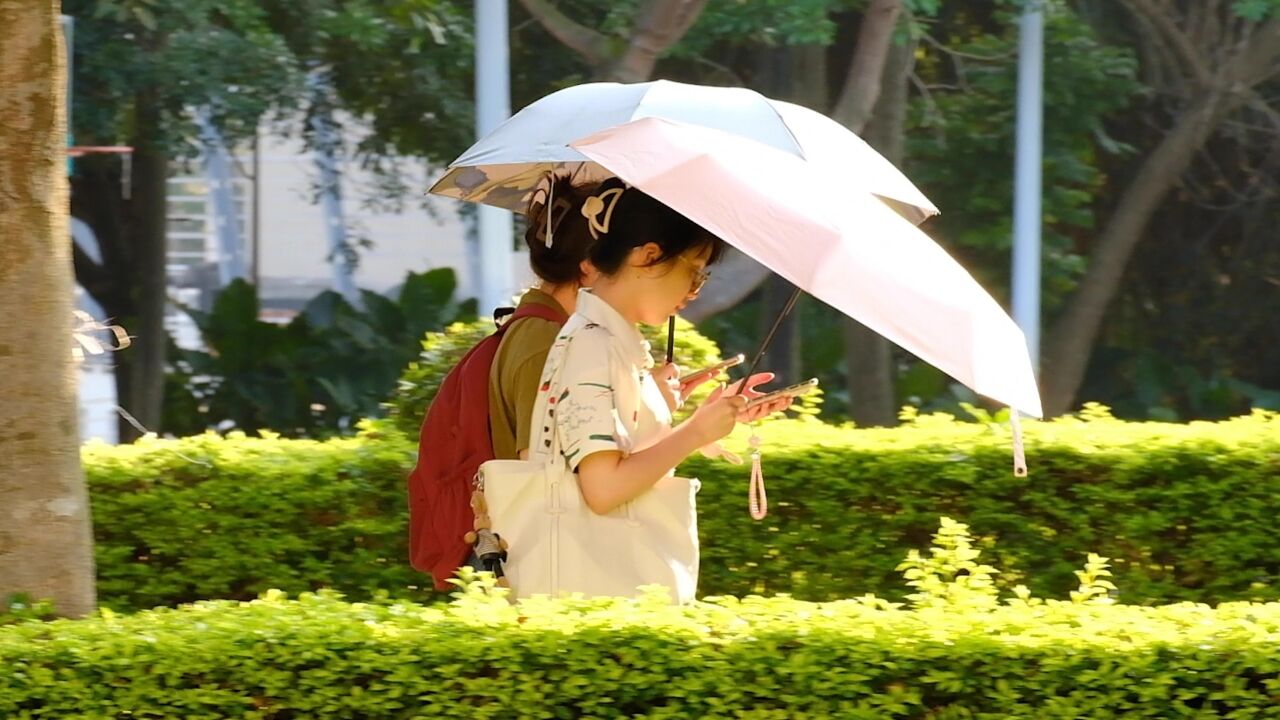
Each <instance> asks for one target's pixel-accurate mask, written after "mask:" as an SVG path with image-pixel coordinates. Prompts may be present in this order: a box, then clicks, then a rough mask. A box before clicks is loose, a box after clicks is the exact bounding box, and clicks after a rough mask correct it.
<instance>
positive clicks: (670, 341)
mask: <svg viewBox="0 0 1280 720" xmlns="http://www.w3.org/2000/svg"><path fill="white" fill-rule="evenodd" d="M675 357H676V316H675V315H672V316H671V317H670V318H667V364H668V365H670V364H671V361H672V360H674V359H675Z"/></svg>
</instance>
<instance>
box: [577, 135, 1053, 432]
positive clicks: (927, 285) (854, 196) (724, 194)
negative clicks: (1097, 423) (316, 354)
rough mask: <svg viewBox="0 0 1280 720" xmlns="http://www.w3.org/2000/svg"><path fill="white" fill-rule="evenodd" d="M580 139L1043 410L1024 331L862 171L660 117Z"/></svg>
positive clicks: (835, 298) (991, 392)
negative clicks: (872, 188)
mask: <svg viewBox="0 0 1280 720" xmlns="http://www.w3.org/2000/svg"><path fill="white" fill-rule="evenodd" d="M846 134H849V133H847V131H846ZM571 144H572V146H573V147H574V148H575V149H576V150H578V151H579V152H581V153H582V154H583V155H585V156H586V157H587V158H589V159H590V160H592V161H593V162H595V163H596V164H598V165H599V166H600V167H602V168H605V169H606V170H608V171H609V173H610V174H612V175H616V176H618V177H619V178H621V179H623V180H624V181H626V182H627V183H629V184H631V185H633V186H635V187H637V188H639V189H641V190H643V191H644V192H646V193H648V194H649V195H651V196H653V197H654V198H656V199H657V200H659V201H661V202H662V203H664V204H666V205H668V206H669V207H671V208H672V209H674V210H676V211H678V212H680V213H681V214H683V215H685V216H686V217H688V218H689V219H691V220H693V221H695V222H697V223H698V224H699V225H702V226H703V227H705V228H706V229H708V230H710V231H711V232H713V233H715V234H716V235H718V236H720V237H721V238H724V239H725V240H726V241H727V242H729V243H731V244H732V245H734V246H735V247H737V248H738V249H739V250H741V251H742V252H744V253H746V254H747V255H749V256H751V257H752V258H754V259H755V260H756V261H757V262H760V263H761V264H763V265H765V266H766V267H768V268H769V269H771V270H773V271H774V272H777V273H778V274H779V275H782V276H783V277H785V278H786V279H788V280H790V281H791V282H792V283H794V284H795V285H796V286H797V287H799V288H801V289H803V290H805V291H807V292H809V293H810V294H812V295H814V296H815V297H817V298H819V299H820V300H822V301H823V302H826V303H827V304H829V305H831V306H832V307H835V308H836V309H838V310H840V311H841V312H844V313H845V314H847V315H849V316H850V317H853V318H855V319H857V320H858V321H859V322H862V323H863V324H864V325H866V326H868V327H870V328H872V329H873V330H875V331H877V332H879V333H880V334H882V335H884V336H885V337H887V338H889V339H890V340H892V341H893V342H895V343H897V344H898V345H899V346H901V347H903V348H904V349H906V350H908V351H910V352H912V353H914V354H915V355H916V356H917V357H919V358H921V359H922V360H925V361H926V362H928V363H930V364H932V365H933V366H935V367H937V368H938V369H940V370H942V371H943V372H946V373H947V374H949V375H951V376H952V377H954V378H955V379H956V380H958V381H960V382H962V383H964V384H965V385H967V386H968V387H970V388H972V389H973V390H974V391H975V392H977V393H979V394H982V395H985V396H987V397H989V398H992V399H994V400H997V401H999V402H1002V403H1005V404H1007V405H1009V406H1011V407H1012V408H1014V409H1016V410H1019V411H1021V412H1023V413H1026V414H1027V415H1031V416H1034V417H1041V416H1042V409H1041V404H1040V393H1039V391H1038V389H1037V387H1036V381H1035V374H1034V372H1033V366H1032V362H1031V357H1030V354H1029V352H1028V350H1027V345H1026V340H1025V337H1024V336H1023V334H1022V331H1021V330H1020V329H1019V328H1018V326H1017V325H1016V324H1015V323H1014V322H1013V320H1012V319H1011V318H1010V317H1009V315H1008V314H1007V313H1006V312H1005V311H1004V310H1003V309H1002V308H1001V307H1000V305H999V304H998V303H997V302H996V301H995V299H994V298H992V297H991V296H990V295H989V294H988V293H987V292H986V290H984V289H983V288H982V287H981V286H980V285H979V284H978V283H977V281H976V280H974V279H973V277H972V276H971V275H970V274H969V273H968V272H967V271H966V270H965V269H964V268H963V267H962V266H961V265H960V264H959V263H957V262H956V261H955V259H953V258H952V257H951V256H950V255H948V254H947V252H946V251H945V250H943V249H942V247H941V246H939V245H938V244H937V243H936V242H934V241H933V240H932V239H931V238H929V236H927V235H925V234H924V233H923V232H921V231H920V230H919V229H918V228H917V227H916V226H915V225H914V224H913V223H911V222H909V221H907V220H906V219H904V217H903V216H902V215H900V214H899V213H897V212H894V211H892V210H890V209H889V207H888V206H887V205H885V204H884V203H883V202H881V201H880V200H879V199H877V198H875V197H873V196H872V195H870V194H867V193H859V192H854V193H850V192H849V188H850V187H857V180H856V176H857V173H858V171H859V170H860V168H848V167H845V166H843V165H842V164H841V163H838V162H823V161H821V160H819V161H814V160H806V159H804V158H802V157H799V156H797V155H794V154H792V153H789V152H786V151H783V150H779V149H777V148H775V147H771V146H769V145H766V144H763V143H760V142H757V141H755V140H751V139H748V138H745V137H742V136H740V135H734V134H731V133H728V132H724V131H721V130H716V129H713V128H708V127H704V126H699V125H693V124H688V123H679V122H673V121H670V120H664V119H659V118H645V119H640V120H635V121H632V122H629V123H626V124H623V125H619V126H616V127H612V128H609V129H607V130H603V131H601V132H598V133H595V134H593V135H591V136H589V137H585V138H582V139H579V140H577V141H575V142H573V143H571Z"/></svg>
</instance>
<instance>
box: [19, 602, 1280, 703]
mask: <svg viewBox="0 0 1280 720" xmlns="http://www.w3.org/2000/svg"><path fill="white" fill-rule="evenodd" d="M1278 697H1280V604H1249V603H1232V604H1226V605H1222V606H1220V607H1218V608H1217V609H1211V608H1209V607H1207V606H1204V605H1193V604H1189V603H1187V604H1181V605H1176V606H1169V607H1161V608H1145V607H1124V606H1111V607H1108V606H1103V605H1095V604H1087V603H1086V604H1071V603H1060V602H1048V603H1038V601H1035V600H1032V601H1023V600H1016V599H1015V600H1013V601H1010V602H1006V603H1005V604H1002V605H995V604H991V605H988V606H985V607H971V608H965V609H961V608H956V607H953V606H947V605H934V606H930V605H925V606H923V607H921V608H918V609H911V610H906V609H900V608H895V607H893V606H891V605H889V604H887V603H885V602H884V601H880V600H875V599H860V600H846V601H839V602H833V603H827V604H814V603H806V602H802V601H798V600H793V599H789V598H772V599H761V598H747V599H744V600H741V601H738V600H728V599H726V600H719V601H715V602H710V603H701V604H697V605H694V606H691V607H686V608H670V607H666V606H664V605H662V604H660V603H658V602H654V601H652V600H647V599H642V600H638V601H576V602H575V601H557V602H550V601H540V602H529V603H523V604H521V605H520V606H518V607H512V606H511V605H510V604H509V603H507V601H506V600H503V599H500V598H496V597H492V596H491V595H488V594H487V593H485V592H484V591H483V590H477V589H476V588H475V586H473V587H472V589H471V591H470V592H469V594H468V595H467V596H466V597H464V598H463V599H462V600H460V601H459V602H457V603H454V604H450V605H437V606H434V607H423V606H420V605H413V604H409V603H393V604H354V605H352V604H347V603H345V602H341V601H339V600H337V599H334V598H331V597H324V596H304V597H302V598H300V599H298V600H293V601H291V600H285V599H282V598H280V597H278V596H277V597H268V598H266V599H263V600H260V601H255V602H251V603H245V604H236V603H230V602H226V601H220V602H202V603H198V604H196V605H194V606H188V607H184V608H181V609H178V610H171V609H162V610H157V611H147V612H142V613H139V614H137V615H132V616H123V617H121V616H111V615H107V616H106V617H102V618H95V619H90V620H82V621H58V622H53V623H24V624H20V625H16V626H13V627H8V628H0V717H5V718H10V719H11V720H27V719H32V718H65V717H75V718H95V719H96V718H125V717H129V718H183V719H184V720H186V719H201V718H229V717H235V718H246V719H249V718H263V719H266V718H270V719H274V720H284V719H286V718H326V719H328V720H337V719H342V718H351V719H357V718H358V719H361V720H364V719H367V718H405V719H408V718H420V719H422V720H427V719H432V720H434V719H436V718H466V719H468V720H472V719H475V718H586V717H590V718H723V717H742V718H755V719H757V720H766V719H769V718H835V717H839V718H867V719H871V718H875V719H880V718H937V719H941V720H946V719H948V718H1036V719H1038V720H1044V719H1047V718H1064V719H1065V718H1072V719H1074V718H1085V717H1087V718H1114V717H1124V718H1177V717H1188V718H1190V717H1234V718H1262V717H1276V716H1277V714H1280V709H1278V708H1280V704H1278V703H1277V698H1278Z"/></svg>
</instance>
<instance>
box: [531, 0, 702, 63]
mask: <svg viewBox="0 0 1280 720" xmlns="http://www.w3.org/2000/svg"><path fill="white" fill-rule="evenodd" d="M520 4H521V5H523V6H524V9H525V10H527V11H528V12H529V14H530V15H532V16H533V17H534V19H536V20H537V21H538V23H539V24H541V25H542V26H543V27H544V28H546V30H547V32H548V33H550V34H551V36H552V37H554V38H555V39H557V40H559V41H560V42H561V43H562V44H563V45H564V46H565V47H567V48H569V49H570V50H573V51H574V52H576V53H577V54H578V55H579V56H581V57H582V59H583V60H586V61H587V63H589V64H590V65H592V66H594V67H595V68H596V70H597V73H598V75H597V79H599V80H611V81H613V82H624V83H635V82H645V81H647V80H649V79H650V78H651V77H652V76H653V68H654V66H655V65H656V64H657V62H658V58H660V57H662V54H663V53H664V52H666V51H667V50H668V49H669V48H670V47H671V46H672V45H675V44H676V43H677V42H679V41H680V38H682V37H684V34H685V33H687V32H688V31H689V28H691V27H693V24H694V23H695V22H697V20H698V16H699V15H701V14H702V10H703V8H704V7H706V4H707V0H645V1H644V2H643V3H642V4H641V6H640V7H639V8H638V9H637V10H636V14H635V18H634V20H633V22H632V25H631V36H630V37H629V38H628V39H627V42H626V43H625V44H624V43H621V42H616V41H615V40H614V39H613V38H611V37H609V36H607V35H604V34H602V33H600V32H599V31H597V30H595V29H593V28H590V27H587V26H585V25H583V24H581V23H579V22H578V21H576V20H574V19H573V18H571V17H569V16H568V15H566V14H565V13H563V12H561V11H560V9H559V8H558V7H557V6H556V4H555V3H554V2H552V1H551V0H520Z"/></svg>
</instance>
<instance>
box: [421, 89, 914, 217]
mask: <svg viewBox="0 0 1280 720" xmlns="http://www.w3.org/2000/svg"><path fill="white" fill-rule="evenodd" d="M650 117H657V118H665V119H669V120H674V121H678V122H681V123H686V124H691V125H697V126H701V127H708V128H715V129H717V130H721V131H724V132H726V133H729V134H732V135H736V136H739V137H743V138H749V139H751V140H753V141H755V142H756V143H759V144H762V145H766V146H768V147H771V148H774V149H775V150H777V151H779V152H783V153H786V154H789V155H793V156H795V157H797V158H804V159H807V160H809V161H811V162H814V163H818V164H820V165H822V166H824V167H828V166H829V167H833V168H834V167H840V168H843V169H844V174H845V177H846V182H845V184H844V187H845V188H846V189H849V190H854V191H865V192H869V193H872V194H874V195H877V196H879V197H881V198H882V199H883V200H884V201H885V202H887V203H888V204H889V205H890V206H892V207H893V208H894V209H895V210H897V211H898V212H899V213H901V214H902V215H903V216H904V217H906V218H908V219H909V220H911V221H912V222H914V223H919V222H921V221H922V220H924V219H925V218H927V217H929V216H930V215H935V214H937V212H938V209H937V208H936V207H934V205H933V203H931V202H929V199H928V198H926V197H925V196H924V194H923V193H921V192H920V191H919V190H918V189H917V188H916V187H915V185H913V184H912V183H911V181H910V180H908V179H907V177H906V176H905V175H903V174H902V172H901V171H899V170H898V169H897V168H896V167H894V165H893V163H891V162H889V161H888V160H887V159H885V158H884V157H883V156H882V155H880V153H878V152H876V151H875V150H874V149H872V148H871V146H869V145H867V144H866V143H865V142H863V141H862V139H861V138H859V137H858V136H857V135H855V134H853V133H851V132H849V131H848V130H846V129H845V128H844V127H843V126H842V125H840V124H839V123H837V122H835V121H833V120H831V119H830V118H828V117H826V116H825V115H822V114H821V113H817V112H814V111H813V110H809V109H808V108H805V107H802V106H799V105H793V104H791V103H787V102H782V101H778V100H772V99H770V98H767V97H765V96H763V95H761V94H759V93H757V92H755V91H753V90H748V89H746V88H729V87H713V86H705V85H688V84H684V83H677V82H671V81H667V80H656V81H653V82H647V83H632V84H621V83H587V84H584V85H576V86H574V87H570V88H566V89H564V90H560V91H557V92H554V93H551V94H550V95H547V96H546V97H544V98H542V99H540V100H538V101H536V102H534V103H532V104H531V105H529V106H528V107H525V108H524V109H523V110H521V111H520V112H518V113H516V114H515V115H514V116H512V117H511V118H510V119H509V120H507V121H506V122H505V123H503V124H502V125H501V126H499V127H498V128H497V129H496V130H494V131H493V132H492V133H490V134H489V135H487V136H485V137H484V138H482V139H481V140H480V141H479V142H477V143H476V144H475V145H473V146H471V148H470V149H468V150H467V151H466V152H464V153H463V154H462V155H460V156H459V157H458V159H456V160H454V161H453V163H452V164H450V166H449V169H448V171H447V172H446V173H445V175H444V176H443V177H442V178H440V180H438V181H437V182H436V183H435V184H434V185H433V186H432V188H431V192H432V193H435V194H437V195H443V196H446V197H453V198H457V199H460V200H466V201H469V202H478V203H484V204H487V205H493V206H496V207H501V208H505V209H507V210H513V211H515V212H524V211H525V210H526V209H527V207H528V203H529V198H530V196H531V194H532V192H533V190H534V189H535V188H536V187H537V185H538V183H539V182H540V181H541V180H542V179H543V178H544V177H545V175H546V174H547V173H548V172H553V171H554V172H558V173H564V174H569V175H572V176H573V177H574V178H575V180H578V181H582V182H588V181H598V180H604V179H606V178H609V177H612V176H613V173H611V172H609V171H608V170H606V169H604V168H602V167H600V166H599V165H598V164H596V163H594V162H592V161H591V159H590V158H587V157H586V156H584V155H583V154H582V153H580V152H578V151H577V150H575V149H574V148H573V147H572V146H571V145H570V144H571V143H572V142H573V141H575V140H578V139H580V138H583V137H585V136H587V135H591V134H593V133H596V132H599V131H601V130H605V129H607V128H610V127H615V126H618V125H622V124H625V123H628V122H631V121H633V120H637V119H642V118H650Z"/></svg>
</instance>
